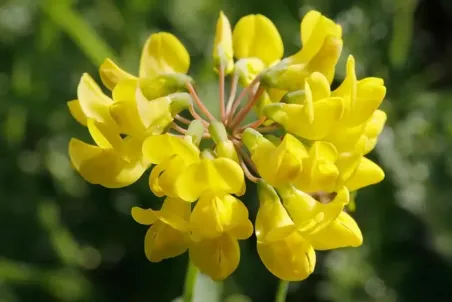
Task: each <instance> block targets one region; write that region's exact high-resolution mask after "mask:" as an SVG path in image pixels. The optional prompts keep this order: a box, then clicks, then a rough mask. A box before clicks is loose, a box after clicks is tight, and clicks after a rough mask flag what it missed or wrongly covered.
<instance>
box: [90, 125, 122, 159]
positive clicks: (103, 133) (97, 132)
mask: <svg viewBox="0 0 452 302" xmlns="http://www.w3.org/2000/svg"><path fill="white" fill-rule="evenodd" d="M88 130H89V133H90V134H91V137H92V138H93V140H94V141H95V142H96V144H97V145H98V146H99V147H101V148H115V149H117V150H118V151H119V152H121V151H122V150H123V141H122V138H121V136H120V135H119V133H118V132H116V131H115V130H116V129H111V128H110V127H109V126H108V125H106V124H103V123H99V122H96V121H95V120H93V119H88Z"/></svg>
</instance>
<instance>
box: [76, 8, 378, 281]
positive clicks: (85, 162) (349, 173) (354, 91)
mask: <svg viewBox="0 0 452 302" xmlns="http://www.w3.org/2000/svg"><path fill="white" fill-rule="evenodd" d="M300 32H301V41H302V45H303V47H302V48H301V50H300V51H298V52H297V53H295V54H294V55H292V56H289V57H287V58H283V53H284V48H283V43H282V40H281V37H280V35H279V33H278V30H277V29H276V27H275V25H274V24H273V23H272V22H271V21H270V20H269V19H268V18H266V17H265V16H262V15H249V16H245V17H243V18H241V19H240V20H239V21H238V23H237V24H236V25H235V27H234V29H233V30H232V29H231V25H230V23H229V20H228V19H227V17H226V16H225V15H224V14H223V13H220V16H219V19H218V22H217V26H216V35H215V40H214V49H213V57H214V63H215V66H214V70H215V71H216V72H217V73H218V76H219V97H218V100H219V104H220V112H219V114H218V116H217V117H215V116H214V115H213V114H212V113H210V112H209V111H208V110H207V108H206V106H205V105H204V103H203V102H202V101H201V99H200V98H199V96H198V94H197V92H196V90H195V88H194V86H193V81H192V79H191V78H190V77H189V76H188V75H187V72H188V69H189V66H190V57H189V54H188V52H187V51H186V49H185V47H184V46H183V45H182V43H181V42H180V41H179V40H178V39H177V38H176V37H175V36H173V35H172V34H169V33H163V32H162V33H156V34H152V35H151V36H150V37H149V39H148V40H147V41H146V43H145V45H144V48H143V52H142V56H141V61H140V66H139V74H138V76H134V75H131V74H129V73H128V72H126V71H124V70H122V69H120V68H119V67H118V66H117V65H116V64H115V63H114V62H112V61H111V60H109V59H106V60H105V62H104V63H103V64H102V65H101V67H100V78H101V79H102V82H103V84H104V85H105V86H106V87H107V88H108V89H109V90H110V91H111V97H110V96H107V95H105V94H104V93H103V92H102V90H101V88H100V87H99V86H97V84H96V83H95V82H94V80H93V79H92V78H91V77H90V76H89V75H87V74H85V75H83V76H82V78H81V80H80V83H79V86H78V90H77V96H78V99H77V100H73V101H70V102H68V106H69V110H70V112H71V114H72V115H73V117H74V118H75V119H76V120H77V121H78V122H79V123H81V124H82V125H84V126H86V127H87V128H88V131H89V133H90V135H91V137H92V139H93V141H94V143H95V144H87V143H85V142H82V141H80V140H78V139H75V138H74V139H72V140H71V141H70V143H69V155H70V158H71V161H72V164H73V166H74V168H75V169H76V170H77V171H78V172H79V173H80V175H81V176H82V177H83V178H84V179H85V180H86V181H88V182H90V183H92V184H100V185H102V186H104V187H108V188H120V187H124V186H127V185H130V184H132V183H134V182H135V181H137V180H138V179H139V178H140V177H141V176H142V175H143V174H144V172H145V171H146V170H147V169H149V168H151V167H152V169H151V172H150V176H149V187H150V189H151V191H152V192H153V193H154V194H155V195H156V196H159V197H165V200H164V202H163V205H162V207H161V209H160V210H152V209H142V208H139V207H134V208H133V209H132V217H133V219H134V220H135V221H137V222H138V223H140V224H144V225H148V226H150V227H149V229H148V231H147V233H146V236H145V244H144V245H145V254H146V256H147V258H148V259H149V260H150V261H151V262H158V261H162V260H163V259H167V258H171V257H175V256H178V255H180V254H182V253H184V252H185V251H187V250H188V251H189V254H190V259H191V261H192V262H193V264H194V265H195V266H197V267H198V268H199V269H200V270H201V271H202V272H203V273H205V274H207V275H209V276H210V277H212V279H214V280H222V279H225V278H226V277H228V276H229V275H230V274H231V273H233V272H234V270H235V269H236V268H237V266H238V264H239V261H240V249H239V244H238V240H244V239H247V238H249V237H250V236H251V235H252V233H253V230H254V232H255V235H256V237H257V250H258V253H259V256H260V258H261V260H262V262H263V263H264V265H265V266H266V267H267V268H268V270H269V271H271V272H272V273H273V274H274V275H276V276H277V277H278V278H280V279H283V280H289V281H294V280H303V279H305V278H307V277H308V276H309V275H310V274H311V273H312V272H313V270H314V267H315V263H316V255H315V250H329V249H336V248H342V247H350V246H352V247H356V246H359V245H361V244H362V235H361V231H360V229H359V227H358V226H357V224H356V222H355V221H354V220H353V218H351V216H350V215H349V214H347V213H346V212H345V211H344V207H345V206H346V205H347V204H348V203H349V200H350V192H352V191H356V190H358V189H360V188H363V187H365V186H369V185H372V184H375V183H378V182H380V181H381V180H382V179H383V178H384V172H383V171H382V169H381V168H380V167H379V166H378V165H377V164H375V163H374V162H372V161H371V160H369V159H367V158H366V157H365V155H366V154H368V153H369V152H370V151H371V150H372V149H373V148H374V147H375V144H376V142H377V138H378V136H379V134H380V133H381V131H382V129H383V126H384V123H385V121H386V114H385V113H384V112H383V111H381V110H379V109H378V107H379V106H380V104H381V102H382V101H383V99H384V96H385V92H386V90H385V86H384V83H383V80H382V79H379V78H364V79H360V80H359V79H357V77H356V74H355V61H354V59H353V57H352V56H350V57H349V58H348V61H347V66H346V77H345V79H344V80H343V82H342V84H341V85H340V86H339V87H338V88H337V89H335V90H333V91H331V88H330V84H331V82H332V80H333V78H334V73H335V67H336V63H337V61H338V59H339V56H340V54H341V51H342V44H343V41H342V30H341V27H340V25H338V24H335V23H334V22H333V21H332V20H330V19H328V18H327V17H325V16H323V15H321V14H320V13H319V12H316V11H310V12H308V13H307V15H306V16H305V17H304V18H303V20H302V22H301V28H300ZM234 58H235V59H236V60H235V61H234ZM228 75H229V76H230V78H231V79H230V81H229V83H226V79H225V78H226V76H228ZM227 85H228V86H229V88H230V92H229V95H228V98H227V99H226V97H225V86H227ZM239 86H241V87H242V88H243V89H242V91H241V92H240V93H239V95H238V96H237V95H236V94H237V93H236V92H237V90H238V87H239ZM185 110H186V111H187V112H188V113H189V115H188V114H187V112H185ZM251 110H254V112H255V113H256V114H257V120H255V121H254V122H251V123H249V124H246V125H244V124H243V120H244V118H245V117H246V116H247V115H248V114H249V113H250V112H251ZM188 116H190V118H188ZM204 141H211V144H210V145H209V146H213V147H211V148H206V147H204V148H203V147H201V146H204V145H205V144H204V143H203V142H204ZM245 177H246V178H248V179H249V180H250V181H252V182H255V183H256V184H257V194H258V196H259V201H260V206H259V210H258V213H257V217H256V221H255V223H254V228H253V224H252V222H251V221H250V219H249V215H248V209H247V207H246V206H245V204H244V203H243V202H242V201H240V200H239V199H238V198H237V197H239V196H242V195H243V194H244V193H245V189H246V186H245Z"/></svg>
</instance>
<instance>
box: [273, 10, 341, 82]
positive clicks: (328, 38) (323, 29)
mask: <svg viewBox="0 0 452 302" xmlns="http://www.w3.org/2000/svg"><path fill="white" fill-rule="evenodd" d="M300 32H301V42H302V44H303V47H302V49H301V50H300V51H299V52H297V53H296V54H294V55H293V56H291V57H289V58H287V59H285V60H283V61H282V62H281V64H279V65H277V66H275V67H274V68H271V69H270V70H268V71H267V72H266V73H265V74H264V80H265V82H266V84H267V85H269V86H270V87H275V88H280V89H284V90H287V91H294V90H298V89H300V87H302V86H303V83H304V81H305V79H306V78H307V77H308V76H309V75H310V74H311V73H313V72H320V73H322V74H323V75H324V76H325V77H326V79H327V81H328V83H331V82H332V81H333V78H334V72H335V66H336V63H337V61H338V60H339V56H340V54H341V51H342V44H343V41H342V28H341V26H340V25H338V24H335V23H334V22H333V21H332V20H330V19H328V18H327V17H325V16H323V15H322V14H320V13H319V12H317V11H309V12H308V13H307V14H306V16H305V17H304V18H303V20H302V22H301V25H300Z"/></svg>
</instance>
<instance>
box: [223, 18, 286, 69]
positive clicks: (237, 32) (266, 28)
mask: <svg viewBox="0 0 452 302" xmlns="http://www.w3.org/2000/svg"><path fill="white" fill-rule="evenodd" d="M232 38H233V45H234V55H235V57H236V58H238V59H242V58H252V57H256V58H259V59H260V60H262V62H264V64H266V65H267V66H269V65H271V64H272V63H274V62H276V61H278V60H280V59H281V58H282V56H283V52H284V46H283V43H282V39H281V36H280V35H279V32H278V30H277V29H276V27H275V25H274V24H273V23H272V21H270V19H268V18H267V17H265V16H263V15H248V16H245V17H242V18H241V19H240V20H239V22H237V24H236V26H235V27H234V31H233V34H232Z"/></svg>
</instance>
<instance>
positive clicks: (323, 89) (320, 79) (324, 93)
mask: <svg viewBox="0 0 452 302" xmlns="http://www.w3.org/2000/svg"><path fill="white" fill-rule="evenodd" d="M306 82H307V83H308V85H309V88H310V90H311V91H312V99H313V102H316V101H318V100H322V99H325V98H329V97H330V96H331V91H330V84H329V83H328V80H327V78H326V77H325V76H324V75H323V74H321V73H320V72H313V73H312V74H311V75H310V76H309V77H308V78H307V79H306Z"/></svg>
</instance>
